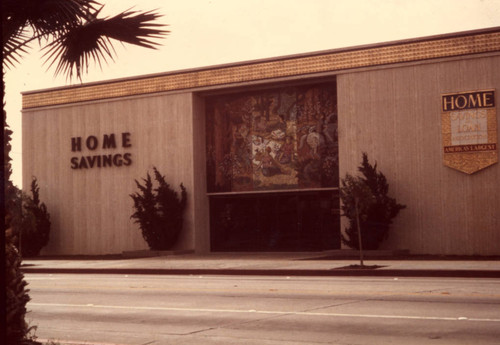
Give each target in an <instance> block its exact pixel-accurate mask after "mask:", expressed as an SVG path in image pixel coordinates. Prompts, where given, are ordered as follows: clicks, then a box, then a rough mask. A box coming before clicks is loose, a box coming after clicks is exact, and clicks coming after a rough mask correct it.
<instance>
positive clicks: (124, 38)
mask: <svg viewBox="0 0 500 345" xmlns="http://www.w3.org/2000/svg"><path fill="white" fill-rule="evenodd" d="M159 17H161V15H159V14H157V13H155V12H153V11H149V12H143V13H139V12H137V11H130V10H128V11H125V12H122V13H120V14H118V15H116V16H114V17H112V18H104V19H98V18H95V17H94V18H92V19H91V20H89V21H87V22H85V23H80V24H79V25H77V26H74V27H72V28H71V30H69V31H68V32H66V33H64V34H63V35H62V36H60V37H58V38H57V39H56V40H54V41H53V42H52V43H50V44H49V45H48V46H47V47H46V48H47V49H48V51H47V52H46V53H45V55H44V56H46V57H47V59H46V62H49V61H51V62H50V65H49V67H51V66H52V65H53V64H54V63H56V62H58V64H57V67H56V74H60V73H64V74H66V75H67V76H68V77H69V78H71V77H72V76H73V73H75V72H76V75H77V77H78V78H81V74H82V71H83V70H84V69H85V70H86V69H87V68H88V66H89V63H90V62H91V61H94V62H96V63H97V64H99V65H101V63H102V62H105V61H106V60H107V59H112V60H113V52H114V48H113V42H112V40H117V41H120V42H124V43H129V44H134V45H138V46H141V47H145V48H152V49H154V48H156V47H157V46H158V45H159V43H157V42H155V41H153V39H157V38H161V37H163V36H164V35H166V34H168V32H169V31H167V30H162V29H160V28H162V27H164V25H162V24H155V23H153V21H155V20H156V19H158V18H159Z"/></svg>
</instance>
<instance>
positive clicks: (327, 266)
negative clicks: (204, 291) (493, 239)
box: [22, 251, 500, 278]
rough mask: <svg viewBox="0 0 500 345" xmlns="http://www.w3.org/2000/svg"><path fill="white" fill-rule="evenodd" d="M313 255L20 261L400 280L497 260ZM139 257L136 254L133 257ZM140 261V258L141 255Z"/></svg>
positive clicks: (464, 270) (483, 268)
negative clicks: (374, 277)
mask: <svg viewBox="0 0 500 345" xmlns="http://www.w3.org/2000/svg"><path fill="white" fill-rule="evenodd" d="M353 254H354V253H353V252H352V251H328V252H315V253H210V254H194V253H187V254H186V253H176V252H161V253H157V256H152V257H130V255H129V256H125V257H116V256H113V257H52V258H47V257H39V258H34V259H25V260H23V266H22V270H23V272H25V273H48V274H57V273H92V274H96V273H105V274H112V273H116V274H165V275H167V274H171V275H176V274H182V275H186V274H203V275H208V274H212V275H281V276H404V277H462V278H464V277H474V278H500V259H499V258H498V257H491V258H484V257H462V258H457V257H429V256H411V255H403V256H391V255H387V256H383V255H380V254H379V255H374V254H371V255H370V254H369V255H366V256H365V259H364V265H365V267H359V264H360V261H359V258H357V257H356V256H355V255H353ZM138 256H140V253H139V255H138ZM144 256H145V255H144Z"/></svg>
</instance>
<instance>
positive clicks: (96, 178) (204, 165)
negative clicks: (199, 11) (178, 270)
mask: <svg viewBox="0 0 500 345" xmlns="http://www.w3.org/2000/svg"><path fill="white" fill-rule="evenodd" d="M499 88H500V27H496V28H490V29H483V30H475V31H468V32H459V33H454V34H446V35H439V36H432V37H424V38H417V39H410V40H403V41H395V42H388V43H380V44H373V45H366V46H357V47H349V48H345V49H335V50H330V51H320V52H314V53H306V54H300V55H293V56H284V57H278V58H271V59H265V60H257V61H248V62H242V63H234V64H227V65H220V66H210V67H206V68H196V69H190V70H182V71H176V72H168V73H160V74H155V75H143V76H138V77H133V78H125V79H118V80H109V81H102V82H96V83H84V84H81V85H77V86H69V87H60V88H53V89H45V90H36V91H29V92H25V93H23V110H22V112H23V113H22V121H23V185H24V186H29V185H30V181H31V178H32V176H36V178H37V180H38V183H39V186H40V197H41V199H42V201H43V202H45V203H46V205H47V207H48V210H49V212H50V214H51V221H52V228H51V234H50V242H49V244H48V245H47V246H46V247H45V248H44V249H43V251H42V255H71V254H75V255H76V254H79V255H104V254H119V253H122V252H127V251H140V250H145V249H147V248H148V246H147V244H146V242H145V241H144V239H143V238H142V235H141V231H140V230H139V227H138V225H137V224H135V223H134V221H133V219H131V218H130V216H131V215H132V213H133V201H132V199H131V197H130V194H132V193H134V192H135V191H136V190H137V187H136V184H135V182H134V180H136V179H138V180H140V179H141V178H143V177H145V176H146V173H147V172H148V171H149V172H150V173H151V172H152V169H153V167H157V168H158V170H159V171H160V172H161V173H162V174H163V175H165V176H166V179H167V182H168V183H169V184H170V185H171V186H172V187H173V188H174V189H177V188H178V186H179V184H180V183H182V184H183V185H184V186H185V187H186V190H187V195H188V199H187V200H188V205H187V209H186V211H185V213H184V226H183V230H182V233H181V234H180V237H179V239H178V241H177V243H176V245H175V247H174V248H173V249H175V250H179V251H184V250H185V251H194V252H196V253H209V252H244V251H251V252H272V251H287V252H292V251H300V252H309V251H312V252H320V251H327V250H332V249H341V248H344V246H343V245H342V243H341V240H340V237H341V233H342V231H344V230H343V229H344V228H345V226H346V224H347V220H346V219H344V217H341V216H340V215H339V208H340V199H339V193H338V188H339V181H340V179H342V178H343V177H344V176H345V175H346V173H351V174H355V173H356V172H357V167H358V166H359V164H360V162H361V155H362V153H363V152H366V153H367V154H368V157H369V159H370V161H371V162H372V163H374V162H375V161H376V162H377V167H378V169H379V170H380V171H381V172H382V173H384V175H385V176H386V178H387V181H388V183H389V186H390V193H389V194H390V196H392V197H394V198H396V199H397V201H398V202H400V203H402V204H405V205H406V206H407V207H406V209H404V210H403V211H401V212H400V214H399V215H398V216H397V217H396V218H395V219H394V222H393V224H392V227H391V230H390V233H389V237H388V238H387V240H386V241H384V242H383V243H382V246H381V248H382V249H387V250H399V249H402V250H409V251H410V252H411V253H413V254H437V255H484V256H487V255H500V166H499V164H498V132H497V128H498V117H499V115H498V110H497V109H496V108H497V104H498V102H499V98H498V97H499V96H498V93H499V91H498V90H499ZM177 190H178V189H177Z"/></svg>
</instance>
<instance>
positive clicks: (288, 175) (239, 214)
mask: <svg viewBox="0 0 500 345" xmlns="http://www.w3.org/2000/svg"><path fill="white" fill-rule="evenodd" d="M205 101H206V102H205V109H206V138H207V152H206V154H207V191H208V193H209V197H210V239H211V250H212V251H318V250H325V249H336V248H339V247H340V231H339V229H340V224H339V217H338V207H339V197H338V192H337V190H338V183H339V182H338V181H339V168H338V136H337V87H336V82H335V80H334V79H333V80H329V81H327V82H322V83H317V84H308V85H304V84H302V85H286V86H284V87H275V88H270V89H266V90H252V91H246V92H239V93H228V94H225V95H217V96H210V97H207V98H206V100H205Z"/></svg>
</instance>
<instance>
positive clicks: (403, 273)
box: [21, 267, 500, 278]
mask: <svg viewBox="0 0 500 345" xmlns="http://www.w3.org/2000/svg"><path fill="white" fill-rule="evenodd" d="M21 271H22V272H23V273H39V274H121V275H128V274H130V275H141V274H144V275H259V276H318V277H349V276H352V277H446V278H500V271H499V270H463V269H444V270H443V269H436V270H433V269H406V270H401V269H334V268H332V269H329V270H324V269H323V270H314V269H312V270H311V269H271V270H269V269H157V268H151V269H150V268H35V267H21Z"/></svg>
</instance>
